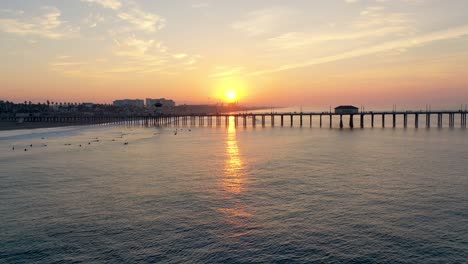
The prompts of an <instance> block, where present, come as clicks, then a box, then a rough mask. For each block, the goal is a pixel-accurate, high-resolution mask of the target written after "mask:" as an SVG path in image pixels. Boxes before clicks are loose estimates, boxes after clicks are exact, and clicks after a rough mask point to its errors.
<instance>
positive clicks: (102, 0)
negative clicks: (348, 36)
mask: <svg viewBox="0 0 468 264" xmlns="http://www.w3.org/2000/svg"><path fill="white" fill-rule="evenodd" d="M81 2H86V3H95V4H98V5H101V6H103V7H105V8H110V9H113V10H117V9H119V8H120V7H122V3H121V2H120V1H118V0H81Z"/></svg>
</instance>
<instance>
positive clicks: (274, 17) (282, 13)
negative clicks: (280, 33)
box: [231, 7, 294, 36]
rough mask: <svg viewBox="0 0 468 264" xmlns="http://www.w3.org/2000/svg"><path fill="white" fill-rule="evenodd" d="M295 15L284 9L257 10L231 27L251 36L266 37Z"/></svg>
mask: <svg viewBox="0 0 468 264" xmlns="http://www.w3.org/2000/svg"><path fill="white" fill-rule="evenodd" d="M293 14H294V12H293V11H292V10H291V9H288V8H284V7H272V8H268V9H262V10H257V11H253V12H250V13H248V14H247V16H246V18H245V19H243V20H240V21H236V22H234V23H232V25H231V27H232V28H233V29H235V30H239V31H242V32H245V33H247V34H248V35H250V36H259V35H264V34H267V33H271V32H273V31H275V30H276V29H278V28H279V27H281V26H282V25H283V24H284V21H288V20H289V19H291V17H292V15H293Z"/></svg>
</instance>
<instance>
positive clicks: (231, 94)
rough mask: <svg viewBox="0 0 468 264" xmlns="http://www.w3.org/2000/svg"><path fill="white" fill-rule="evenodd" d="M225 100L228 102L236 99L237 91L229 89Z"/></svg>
mask: <svg viewBox="0 0 468 264" xmlns="http://www.w3.org/2000/svg"><path fill="white" fill-rule="evenodd" d="M226 100H227V101H228V102H230V103H232V102H235V101H236V100H237V93H236V91H234V90H229V91H227V93H226Z"/></svg>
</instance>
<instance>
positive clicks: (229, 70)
mask: <svg viewBox="0 0 468 264" xmlns="http://www.w3.org/2000/svg"><path fill="white" fill-rule="evenodd" d="M243 70H244V67H229V66H217V67H216V68H215V69H214V72H213V73H212V74H210V77H211V78H214V79H219V78H226V77H231V76H234V75H238V74H240V73H242V71H243Z"/></svg>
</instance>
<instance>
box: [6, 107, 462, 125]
mask: <svg viewBox="0 0 468 264" xmlns="http://www.w3.org/2000/svg"><path fill="white" fill-rule="evenodd" d="M467 113H468V111H462V110H459V111H417V112H416V111H399V112H396V111H391V112H371V111H369V112H359V113H352V114H340V113H330V112H299V113H298V112H293V113H291V112H275V113H221V114H177V115H174V114H171V115H132V116H126V115H102V116H83V115H82V116H73V115H60V114H58V115H53V116H26V117H17V116H2V117H0V121H3V122H16V123H18V124H20V123H28V122H45V123H62V124H64V125H65V124H66V125H73V124H76V125H86V124H111V123H116V124H127V125H145V126H200V127H203V126H207V127H212V126H222V124H224V125H225V126H229V125H230V124H231V122H232V123H233V124H234V126H236V127H237V126H243V127H247V126H251V127H257V126H261V127H266V126H270V127H275V126H277V125H278V124H279V126H280V127H284V126H289V127H304V126H307V127H320V128H322V127H328V128H333V127H339V128H356V127H359V128H366V127H370V128H374V127H376V126H378V122H376V119H380V121H381V123H380V124H381V127H382V128H385V127H386V126H387V125H390V126H391V127H393V128H396V127H403V128H408V127H411V126H412V127H414V128H419V127H426V128H430V127H431V126H434V127H437V128H442V127H449V128H454V127H460V128H466V121H467ZM345 119H346V120H347V122H345ZM410 119H411V120H412V122H411V123H410ZM388 120H390V121H391V123H390V124H388V123H387V122H388ZM423 120H424V124H421V122H422V121H423ZM444 120H445V122H444ZM278 121H279V123H277V122H278ZM288 121H289V122H288ZM327 121H328V122H327ZM334 122H339V123H338V124H336V123H334ZM355 122H356V123H355ZM366 122H369V123H370V124H369V123H367V126H366ZM346 123H347V124H346Z"/></svg>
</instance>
